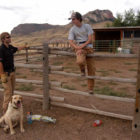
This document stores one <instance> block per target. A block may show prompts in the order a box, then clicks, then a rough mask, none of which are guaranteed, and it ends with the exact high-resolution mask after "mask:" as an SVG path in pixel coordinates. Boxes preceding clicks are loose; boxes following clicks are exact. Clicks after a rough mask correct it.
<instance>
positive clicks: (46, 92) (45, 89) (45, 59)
mask: <svg viewBox="0 0 140 140" xmlns="http://www.w3.org/2000/svg"><path fill="white" fill-rule="evenodd" d="M48 51H49V47H48V44H44V45H43V110H46V109H49V105H50V104H49V57H48V54H49V53H48Z"/></svg>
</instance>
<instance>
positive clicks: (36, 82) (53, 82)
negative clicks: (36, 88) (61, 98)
mask: <svg viewBox="0 0 140 140" xmlns="http://www.w3.org/2000/svg"><path fill="white" fill-rule="evenodd" d="M16 82H18V83H31V84H39V85H43V81H41V80H27V79H16ZM49 83H50V86H60V87H61V86H62V83H61V82H57V81H50V82H49Z"/></svg>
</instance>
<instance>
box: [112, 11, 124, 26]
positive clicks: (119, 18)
mask: <svg viewBox="0 0 140 140" xmlns="http://www.w3.org/2000/svg"><path fill="white" fill-rule="evenodd" d="M112 26H115V27H119V26H123V15H122V14H120V13H117V17H116V19H115V20H114V22H113V24H112Z"/></svg>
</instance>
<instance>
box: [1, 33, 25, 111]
mask: <svg viewBox="0 0 140 140" xmlns="http://www.w3.org/2000/svg"><path fill="white" fill-rule="evenodd" d="M0 39H1V42H2V44H1V46H0V78H1V82H2V86H3V88H4V101H3V113H5V112H6V110H7V106H8V103H9V101H10V99H11V97H12V95H13V92H14V88H15V66H14V53H15V52H16V51H18V50H22V49H24V48H26V47H27V44H26V45H25V46H22V47H18V48H17V47H14V46H12V45H11V35H10V34H9V33H8V32H3V33H2V34H1V35H0Z"/></svg>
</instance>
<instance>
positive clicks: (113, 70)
mask: <svg viewBox="0 0 140 140" xmlns="http://www.w3.org/2000/svg"><path fill="white" fill-rule="evenodd" d="M109 71H112V72H115V73H121V71H118V70H115V69H111V70H109Z"/></svg>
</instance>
